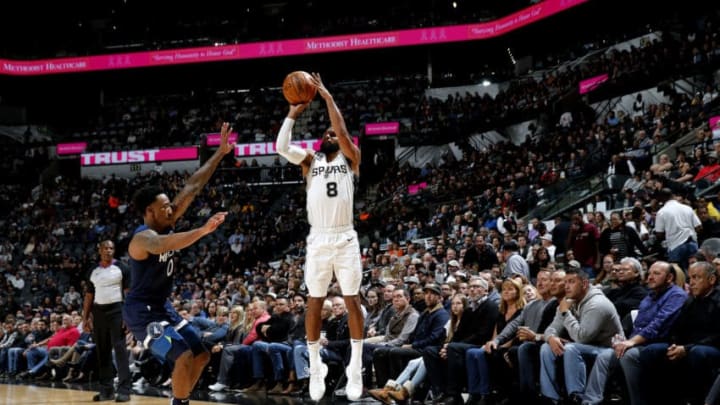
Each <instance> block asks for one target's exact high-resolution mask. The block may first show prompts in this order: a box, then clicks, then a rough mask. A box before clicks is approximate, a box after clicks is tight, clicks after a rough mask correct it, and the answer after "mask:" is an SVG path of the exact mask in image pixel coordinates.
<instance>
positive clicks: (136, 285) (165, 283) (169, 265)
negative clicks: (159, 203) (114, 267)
mask: <svg viewBox="0 0 720 405" xmlns="http://www.w3.org/2000/svg"><path fill="white" fill-rule="evenodd" d="M147 229H148V226H147V225H141V226H139V227H137V229H135V231H134V232H133V236H135V234H137V233H139V232H143V231H145V230H147ZM169 232H170V231H168V232H167V233H169ZM174 254H175V251H174V250H171V251H168V252H165V253H163V254H160V255H153V254H150V255H149V256H148V257H147V259H145V260H135V259H133V258H132V257H130V291H129V292H128V294H127V297H125V299H126V300H127V301H134V302H143V303H148V304H162V303H163V302H164V301H165V300H167V299H168V297H170V293H171V292H172V287H173V278H172V275H173V273H174V271H175V268H174V264H173V261H172V256H173V255H174Z"/></svg>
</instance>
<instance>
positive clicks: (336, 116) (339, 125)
mask: <svg viewBox="0 0 720 405" xmlns="http://www.w3.org/2000/svg"><path fill="white" fill-rule="evenodd" d="M312 76H313V84H314V85H315V86H316V87H317V89H318V93H319V94H320V97H322V98H323V100H325V104H327V109H328V115H329V116H330V125H331V126H332V129H333V131H335V135H337V140H338V145H339V146H340V151H341V152H342V154H343V155H345V157H347V158H348V159H350V162H351V163H352V170H353V172H355V174H357V175H359V174H360V148H358V147H357V146H355V144H354V143H353V141H352V138H351V137H350V133H349V132H348V130H347V126H346V125H345V118H343V116H342V113H341V112H340V108H338V106H337V104H335V100H334V99H333V96H332V94H330V92H329V91H328V89H327V88H326V87H325V85H324V84H323V82H322V79H321V78H320V74H319V73H313V74H312Z"/></svg>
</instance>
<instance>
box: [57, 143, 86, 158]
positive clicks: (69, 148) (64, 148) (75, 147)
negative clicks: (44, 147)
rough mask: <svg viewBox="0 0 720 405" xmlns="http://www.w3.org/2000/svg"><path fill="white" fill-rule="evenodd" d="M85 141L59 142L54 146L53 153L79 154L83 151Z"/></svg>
mask: <svg viewBox="0 0 720 405" xmlns="http://www.w3.org/2000/svg"><path fill="white" fill-rule="evenodd" d="M85 148H87V142H68V143H59V144H57V145H56V146H55V153H57V154H58V155H79V154H81V153H83V152H85Z"/></svg>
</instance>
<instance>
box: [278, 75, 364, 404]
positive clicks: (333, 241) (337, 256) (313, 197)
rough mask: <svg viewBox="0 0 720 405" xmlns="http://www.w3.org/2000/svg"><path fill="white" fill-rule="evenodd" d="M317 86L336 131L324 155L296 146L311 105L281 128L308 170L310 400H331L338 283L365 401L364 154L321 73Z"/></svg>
mask: <svg viewBox="0 0 720 405" xmlns="http://www.w3.org/2000/svg"><path fill="white" fill-rule="evenodd" d="M312 78H313V79H312V82H313V84H314V85H315V86H316V87H317V89H318V93H319V94H320V97H322V98H323V100H325V104H326V105H327V109H328V114H329V116H330V124H331V127H330V128H329V129H328V130H327V131H325V133H324V134H323V136H322V143H321V146H320V151H319V152H315V151H312V150H304V149H302V148H299V147H297V146H295V145H291V144H290V138H291V134H292V129H293V126H294V125H295V120H296V119H297V117H298V116H299V115H300V114H301V113H302V112H303V111H305V109H306V108H307V106H308V103H305V104H295V105H290V111H289V112H288V115H287V118H285V121H284V122H283V124H282V127H281V128H280V133H279V134H278V138H277V144H276V149H277V151H278V153H279V154H280V155H281V156H283V157H284V158H286V159H287V160H288V161H289V162H291V163H293V164H296V165H300V166H301V167H302V172H303V176H305V179H306V183H307V187H306V189H307V214H308V222H309V223H310V233H309V234H308V236H307V256H306V259H305V284H306V285H307V288H308V292H309V297H308V305H307V313H306V317H305V330H306V333H307V345H308V352H309V354H310V387H309V389H310V398H312V399H313V400H314V401H319V400H320V399H322V397H323V396H324V395H325V376H326V375H327V371H328V369H327V365H325V364H324V363H323V361H322V359H321V358H320V346H319V344H318V340H319V338H320V329H321V326H322V325H321V320H320V311H321V309H322V305H323V301H324V300H325V296H326V295H327V289H328V286H329V285H330V282H331V281H332V276H333V274H335V277H336V278H337V280H338V283H339V284H340V288H341V289H342V292H343V296H344V297H343V298H344V300H345V305H346V307H347V309H348V312H349V318H348V324H349V327H350V339H351V340H350V341H351V356H350V363H349V365H348V367H347V368H346V369H345V373H346V375H347V379H348V383H347V386H346V390H345V392H346V394H347V398H348V399H349V400H351V401H356V400H358V399H360V397H361V395H362V391H363V387H362V338H363V314H362V310H361V308H360V300H359V298H358V290H359V289H360V283H361V281H362V266H361V264H360V244H359V242H358V237H357V232H355V230H354V228H353V193H354V183H353V180H354V176H359V175H360V149H358V147H357V146H355V144H353V142H352V139H351V138H350V134H349V133H348V130H347V127H346V126H345V119H344V118H343V116H342V114H341V113H340V109H339V108H338V106H337V105H336V104H335V101H334V100H333V97H332V95H331V94H330V92H329V91H328V90H327V89H326V88H325V86H324V85H323V82H322V80H321V79H320V75H319V74H318V73H313V74H312Z"/></svg>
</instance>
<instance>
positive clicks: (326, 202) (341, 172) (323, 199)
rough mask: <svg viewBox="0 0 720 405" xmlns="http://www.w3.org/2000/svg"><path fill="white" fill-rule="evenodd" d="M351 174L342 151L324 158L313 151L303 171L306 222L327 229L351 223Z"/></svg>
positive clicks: (352, 179) (322, 154) (353, 188)
mask: <svg viewBox="0 0 720 405" xmlns="http://www.w3.org/2000/svg"><path fill="white" fill-rule="evenodd" d="M354 178H355V174H354V173H353V171H352V168H351V167H350V162H348V160H347V159H346V158H345V155H343V154H342V153H338V154H337V155H336V156H335V160H333V161H332V162H328V161H327V157H326V156H325V154H324V153H320V152H316V153H315V158H314V159H313V160H312V163H311V164H310V170H308V173H307V213H308V222H309V223H310V226H311V227H313V228H316V229H331V228H339V227H345V226H352V224H353V193H354V192H355V185H354V182H353V181H354Z"/></svg>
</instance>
